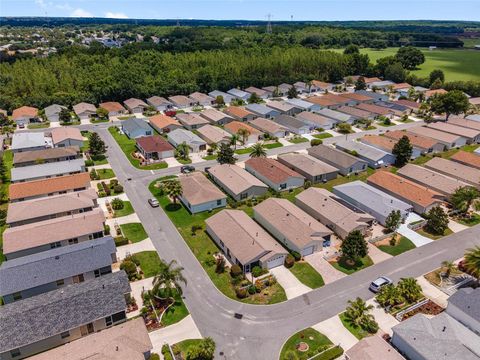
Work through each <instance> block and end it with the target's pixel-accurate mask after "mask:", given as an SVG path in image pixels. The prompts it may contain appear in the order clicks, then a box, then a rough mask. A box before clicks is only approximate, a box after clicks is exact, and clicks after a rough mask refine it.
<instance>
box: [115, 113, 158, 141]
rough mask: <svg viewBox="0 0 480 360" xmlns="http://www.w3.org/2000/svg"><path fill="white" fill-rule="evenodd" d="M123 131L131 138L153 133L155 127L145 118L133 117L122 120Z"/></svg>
mask: <svg viewBox="0 0 480 360" xmlns="http://www.w3.org/2000/svg"><path fill="white" fill-rule="evenodd" d="M121 126H122V131H123V133H124V134H125V135H127V136H128V137H129V138H130V139H136V138H138V137H141V136H151V135H153V129H152V128H151V127H150V126H149V125H148V123H147V122H146V121H145V120H143V119H138V118H132V119H128V120H124V121H122V125H121Z"/></svg>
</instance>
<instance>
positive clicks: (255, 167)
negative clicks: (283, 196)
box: [245, 158, 305, 191]
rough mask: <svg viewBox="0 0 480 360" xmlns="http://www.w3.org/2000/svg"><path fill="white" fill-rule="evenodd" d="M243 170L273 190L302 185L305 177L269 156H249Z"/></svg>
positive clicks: (284, 189)
mask: <svg viewBox="0 0 480 360" xmlns="http://www.w3.org/2000/svg"><path fill="white" fill-rule="evenodd" d="M245 170H247V171H248V172H249V173H250V174H252V175H254V176H255V177H257V178H258V179H260V180H261V181H262V182H263V183H265V184H267V185H268V186H270V187H271V188H272V189H274V190H275V191H286V190H290V189H295V188H297V187H300V186H303V183H304V182H305V178H304V177H303V176H302V175H300V174H299V173H297V172H296V171H294V170H292V169H290V168H289V167H287V166H285V165H283V164H282V163H280V162H278V161H277V160H274V159H270V158H251V159H248V160H247V161H246V162H245Z"/></svg>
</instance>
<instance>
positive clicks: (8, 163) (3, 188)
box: [0, 150, 13, 264]
mask: <svg viewBox="0 0 480 360" xmlns="http://www.w3.org/2000/svg"><path fill="white" fill-rule="evenodd" d="M3 165H4V166H5V181H4V182H1V181H0V193H1V194H2V195H3V198H1V199H0V210H5V211H7V208H8V190H9V186H10V175H11V174H10V169H11V168H12V166H13V152H12V151H11V150H5V151H4V152H3ZM6 228H7V225H2V226H0V264H1V263H2V262H3V261H4V260H5V258H4V256H3V252H2V249H3V232H4V231H5V229H6Z"/></svg>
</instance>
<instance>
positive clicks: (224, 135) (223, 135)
mask: <svg viewBox="0 0 480 360" xmlns="http://www.w3.org/2000/svg"><path fill="white" fill-rule="evenodd" d="M197 134H198V136H200V138H202V139H203V140H205V141H206V142H207V144H209V145H211V144H221V143H225V144H230V141H231V137H232V135H231V134H230V133H228V132H226V131H225V130H223V129H222V128H221V127H218V126H213V125H210V124H207V125H204V126H202V127H201V128H200V129H198V130H197Z"/></svg>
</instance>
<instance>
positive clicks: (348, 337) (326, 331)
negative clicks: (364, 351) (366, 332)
mask: <svg viewBox="0 0 480 360" xmlns="http://www.w3.org/2000/svg"><path fill="white" fill-rule="evenodd" d="M312 328H314V329H315V330H317V331H320V332H321V333H322V334H323V335H325V336H326V337H328V338H329V339H330V341H331V342H333V343H334V344H335V345H340V346H341V347H342V348H343V350H345V351H347V350H348V349H350V348H351V347H352V346H353V345H355V344H356V343H357V342H358V339H357V338H356V337H355V336H353V334H352V333H351V332H350V331H348V330H347V329H346V328H345V326H343V324H342V322H341V321H340V318H339V317H338V315H335V316H333V317H331V318H330V319H327V320H325V321H322V322H321V323H319V324H316V325H313V326H312Z"/></svg>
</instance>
